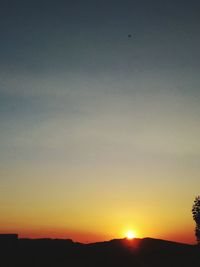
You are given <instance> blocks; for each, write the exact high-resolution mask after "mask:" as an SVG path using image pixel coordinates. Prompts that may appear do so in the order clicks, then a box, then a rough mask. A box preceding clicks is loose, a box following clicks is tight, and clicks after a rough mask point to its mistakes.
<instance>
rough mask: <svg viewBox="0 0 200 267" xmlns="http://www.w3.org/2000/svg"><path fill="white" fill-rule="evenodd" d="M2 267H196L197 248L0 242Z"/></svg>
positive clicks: (160, 243) (153, 243)
mask: <svg viewBox="0 0 200 267" xmlns="http://www.w3.org/2000/svg"><path fill="white" fill-rule="evenodd" d="M0 251H1V257H0V261H1V262H0V266H2V267H11V266H12V267H18V266H19V267H25V266H26V267H27V266H28V267H33V266H34V267H40V266H41V267H46V266H48V267H53V266H55V267H64V266H65V267H67V266H70V267H76V266H85V267H86V266H89V267H90V266H92V267H93V266H97V267H100V266H101V267H103V266H109V267H110V266H122V267H126V266H132V267H158V266H159V267H166V266H169V267H173V266H174V267H175V266H176V267H178V266H180V267H186V266H187V267H193V266H194V267H196V266H200V247H199V246H196V245H187V244H181V243H175V242H171V241H165V240H158V239H152V238H144V239H138V238H136V239H133V240H127V239H114V240H111V241H105V242H98V243H91V244H81V243H76V242H73V241H72V240H70V239H66V240H62V239H18V240H17V242H16V241H15V242H4V241H1V242H0Z"/></svg>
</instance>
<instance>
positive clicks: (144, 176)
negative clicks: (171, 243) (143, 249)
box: [0, 0, 200, 243]
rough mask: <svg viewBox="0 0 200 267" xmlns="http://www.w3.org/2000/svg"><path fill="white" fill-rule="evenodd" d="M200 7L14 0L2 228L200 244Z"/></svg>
mask: <svg viewBox="0 0 200 267" xmlns="http://www.w3.org/2000/svg"><path fill="white" fill-rule="evenodd" d="M199 11H200V3H199V1H194V0H193V1H191V0H190V1H187V0H186V1H178V0H174V1H170V0H169V1H154V0H152V1H147V0H140V1H134V0H131V1H129V0H123V1H116V0H115V1H114V0H109V1H104V0H101V1H97V0H93V1H89V0H85V1H79V0H77V1H70V0H69V1H62V0H57V1H52V0H49V1H45V0H40V1H37V0H35V1H32V0H29V1H21V0H18V1H1V9H0V38H1V42H0V125H1V127H0V129H1V130H0V214H1V216H0V232H17V233H19V234H20V236H21V237H58V238H72V239H73V240H75V241H81V242H94V241H100V240H109V239H112V238H122V237H124V235H125V233H126V231H128V230H131V229H132V230H133V231H135V233H136V236H137V237H146V236H149V237H155V238H162V239H170V240H175V241H179V242H186V243H194V242H195V236H194V227H195V225H194V222H193V220H192V213H191V208H192V204H193V201H194V198H195V196H196V195H198V194H200V174H199V165H200V143H199V136H200V123H199V118H200V105H199V101H200V89H199V88H200V79H199V67H200V52H199V47H200V35H199V25H200V17H199ZM130 34H131V36H129V35H130Z"/></svg>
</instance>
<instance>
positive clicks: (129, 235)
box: [126, 230, 136, 240]
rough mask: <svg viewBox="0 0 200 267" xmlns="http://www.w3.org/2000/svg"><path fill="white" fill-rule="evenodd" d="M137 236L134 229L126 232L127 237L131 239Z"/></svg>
mask: <svg viewBox="0 0 200 267" xmlns="http://www.w3.org/2000/svg"><path fill="white" fill-rule="evenodd" d="M135 237H136V235H135V233H134V232H133V231H132V230H129V231H128V232H127V233H126V238H127V239H129V240H131V239H133V238H135Z"/></svg>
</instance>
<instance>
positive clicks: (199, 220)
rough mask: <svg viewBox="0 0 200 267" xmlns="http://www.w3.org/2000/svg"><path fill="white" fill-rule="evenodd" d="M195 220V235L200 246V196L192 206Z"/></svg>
mask: <svg viewBox="0 0 200 267" xmlns="http://www.w3.org/2000/svg"><path fill="white" fill-rule="evenodd" d="M192 214H193V219H194V221H195V223H196V228H195V235H196V239H197V243H198V245H200V196H197V197H196V198H195V200H194V204H193V206H192Z"/></svg>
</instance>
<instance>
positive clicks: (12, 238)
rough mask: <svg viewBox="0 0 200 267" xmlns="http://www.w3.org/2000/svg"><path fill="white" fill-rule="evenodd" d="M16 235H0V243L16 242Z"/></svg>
mask: <svg viewBox="0 0 200 267" xmlns="http://www.w3.org/2000/svg"><path fill="white" fill-rule="evenodd" d="M16 240H18V234H0V241H16Z"/></svg>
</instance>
